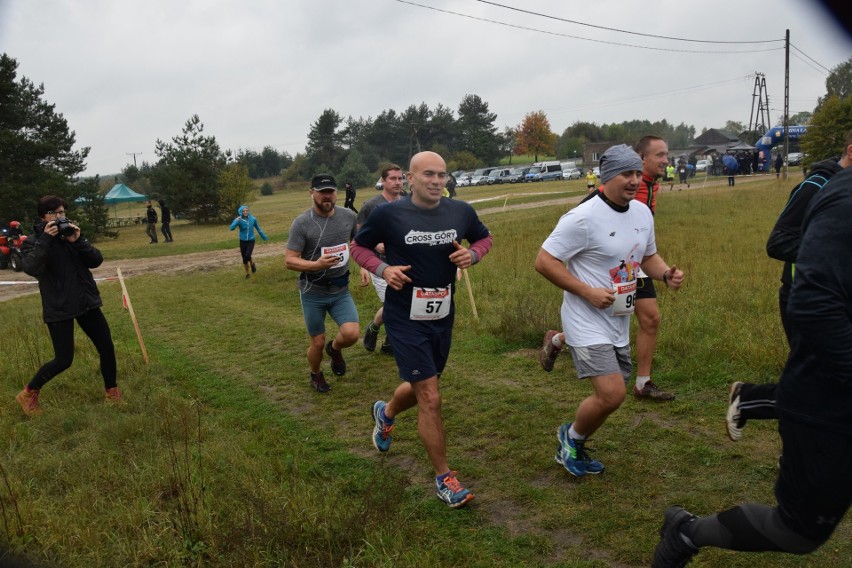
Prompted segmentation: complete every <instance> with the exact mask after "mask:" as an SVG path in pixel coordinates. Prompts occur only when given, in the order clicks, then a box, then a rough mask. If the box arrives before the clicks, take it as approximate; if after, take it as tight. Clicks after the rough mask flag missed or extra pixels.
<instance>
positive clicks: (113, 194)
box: [104, 183, 149, 226]
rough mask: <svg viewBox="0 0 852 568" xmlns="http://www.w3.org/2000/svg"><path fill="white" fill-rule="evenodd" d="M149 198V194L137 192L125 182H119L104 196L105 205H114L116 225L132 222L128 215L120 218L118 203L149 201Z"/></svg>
mask: <svg viewBox="0 0 852 568" xmlns="http://www.w3.org/2000/svg"><path fill="white" fill-rule="evenodd" d="M148 199H149V198H148V196H146V195H142V194H141V193H136V192H135V191H133V190H132V189H130V188H129V187H127V186H126V185H124V184H123V183H117V184H115V185H114V186H112V189H110V190H109V191H108V192H107V194H106V195H105V196H104V205H111V206H112V211H113V215H114V216H115V224H116V226H121V225H122V224H130V221H129V219H130V218H129V217H128V218H126V219H121V220H120V219H119V218H118V204H119V203H133V202H138V201H148ZM135 222H138V221H135Z"/></svg>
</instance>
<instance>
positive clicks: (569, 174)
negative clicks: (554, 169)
mask: <svg viewBox="0 0 852 568" xmlns="http://www.w3.org/2000/svg"><path fill="white" fill-rule="evenodd" d="M580 177H582V176H581V174H580V170H578V169H577V168H571V169H570V170H562V179H580Z"/></svg>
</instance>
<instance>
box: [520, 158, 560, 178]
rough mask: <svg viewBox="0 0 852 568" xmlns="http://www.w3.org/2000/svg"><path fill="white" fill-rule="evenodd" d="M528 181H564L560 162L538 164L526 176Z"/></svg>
mask: <svg viewBox="0 0 852 568" xmlns="http://www.w3.org/2000/svg"><path fill="white" fill-rule="evenodd" d="M524 177H525V179H526V181H548V180H560V179H562V164H560V163H559V162H537V163H535V164H533V165H532V167H531V168H530V171H528V172H527V175H526V176H524Z"/></svg>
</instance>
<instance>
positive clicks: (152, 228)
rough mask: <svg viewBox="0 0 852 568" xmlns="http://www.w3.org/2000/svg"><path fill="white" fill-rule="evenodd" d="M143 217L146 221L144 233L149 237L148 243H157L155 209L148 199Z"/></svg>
mask: <svg viewBox="0 0 852 568" xmlns="http://www.w3.org/2000/svg"><path fill="white" fill-rule="evenodd" d="M145 219H146V221H147V223H146V224H145V234H146V235H148V237H150V239H151V242H149V243H148V244H149V245H155V244H157V210H156V209H154V206H153V205H151V202H150V201H149V202H148V208H147V209H146V210H145Z"/></svg>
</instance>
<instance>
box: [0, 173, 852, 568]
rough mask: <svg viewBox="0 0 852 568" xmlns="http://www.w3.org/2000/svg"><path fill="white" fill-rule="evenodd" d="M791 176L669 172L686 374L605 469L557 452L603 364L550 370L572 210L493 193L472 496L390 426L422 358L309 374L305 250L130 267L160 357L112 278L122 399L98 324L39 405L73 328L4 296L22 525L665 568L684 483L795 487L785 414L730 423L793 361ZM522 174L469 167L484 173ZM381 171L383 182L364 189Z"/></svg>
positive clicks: (665, 349) (140, 540)
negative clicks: (781, 231) (116, 395)
mask: <svg viewBox="0 0 852 568" xmlns="http://www.w3.org/2000/svg"><path fill="white" fill-rule="evenodd" d="M533 190H534V191H535V192H538V191H548V192H549V191H552V192H554V194H558V196H567V195H570V194H571V193H572V192H579V193H582V192H583V191H585V189H584V187H583V183H582V180H580V181H574V182H555V183H548V184H535V185H531V184H525V185H524V186H523V189H522V190H521V189H518V192H520V193H523V192H527V191H529V192H533ZM788 192H789V185H788V184H782V183H779V182H776V181H775V180H774V178H772V179H771V180H768V181H765V182H764V181H761V182H754V183H751V184H748V185H742V186H740V185H738V187H737V191H729V190H728V189H727V188H709V187H708V188H705V189H700V190H699V189H692V190H689V191H684V192H680V193H679V192H671V193H670V192H664V193H663V194H661V195H660V197H659V199H658V202H659V204H658V215H657V219H656V221H657V244H658V247H659V249H660V252H661V254H662V255H663V257H664V258H665V259H666V260H667V261H669V262H670V263H675V264H677V265H678V266H680V267H681V268H683V270H684V271H685V273H686V275H687V282H686V284H685V285H684V287H683V289H681V290H680V291H679V292H677V293H674V292H670V291H668V290H660V292H659V295H660V298H659V302H660V309H661V312H662V314H663V324H662V327H661V334H660V339H659V345H658V349H657V356H656V359H655V372H654V376H655V381H656V382H657V383H658V384H660V385H661V386H663V387H665V388H666V389H671V390H673V391H675V392H676V393H677V395H678V398H677V400H675V401H674V402H672V403H668V404H649V403H646V402H638V401H635V400H633V399H630V400H627V401H626V402H625V404H624V406H623V407H622V408H621V409H620V410H619V411H618V412H616V413H615V414H614V415H613V416H612V417H611V418H610V419H609V420H608V422H607V423H606V424H605V425H604V427H603V428H602V429H601V430H600V431H599V432H598V434H597V435H596V436H595V438H594V439H593V440H592V441H591V442H590V444H589V445H590V447H591V448H592V449H593V450H594V456H595V457H596V458H597V459H600V460H601V461H603V462H604V463H605V464H606V466H607V471H606V473H605V474H604V475H602V476H599V477H596V478H593V479H581V480H578V479H575V478H573V477H571V476H570V475H569V474H568V473H567V472H566V471H564V469H563V468H562V467H561V466H560V465H558V464H556V463H555V462H554V460H553V453H554V450H555V448H556V438H555V431H556V428H557V426H558V425H559V424H560V423H561V422H563V421H565V420H567V419H570V418H571V416H572V414H573V412H574V410H575V408H576V405H577V403H578V402H579V401H580V400H581V399H582V398H584V397H585V396H586V395H587V394H588V393H589V385H588V384H586V383H585V382H582V381H578V380H576V378H575V375H574V372H573V367H572V365H571V361H570V360H569V358H568V357H562V358H560V360H559V361H557V363H556V368H555V369H554V371H553V372H552V373H550V374H548V373H545V372H544V371H542V370H541V368H540V367H539V365H538V362H537V359H536V351H537V348H538V345H539V342H540V340H541V336H542V334H543V332H544V331H545V330H546V329H548V328H558V327H559V305H560V301H561V296H560V293H559V291H558V290H556V289H555V288H553V287H552V286H551V285H550V284H548V283H547V282H546V281H545V280H544V279H543V278H541V277H540V276H538V275H537V274H536V273H535V271H534V269H533V260H534V258H535V255H536V252H537V251H538V248H539V246H540V244H541V242H542V241H543V240H544V238H545V237H546V236H547V235H548V234H549V232H550V231H551V230H552V228H553V226H554V225H555V223H556V221H557V220H558V218H559V216H560V215H561V214H562V213H563V212H564V208H555V207H541V208H535V209H523V210H520V209H519V210H513V209H511V208H507V209H506V210H505V211H500V212H496V213H489V214H486V215H483V221H484V222H485V224H486V225H487V226H488V227H489V228H490V229H491V231H492V232H493V234H494V249H493V251H492V253H491V254H490V255H489V256H488V257H486V259H485V260H484V261H483V262H482V263H481V264H479V265H477V266H476V267H474V268H473V269H472V270H471V271H470V277H471V281H472V284H473V290H474V293H475V297H476V305H477V309H478V312H479V319H478V320H475V319H474V318H473V317H472V312H471V309H470V304H469V301H468V298H467V294H466V291H465V290H464V289H463V288H460V289H459V294H458V296H457V297H456V300H457V308H458V309H457V319H456V327H455V332H454V337H453V351H452V354H451V356H450V362H449V364H448V367H447V369H446V371H445V373H444V375H443V378H442V392H443V395H444V397H443V414H444V418H445V426H446V430H447V443H448V453H449V459H450V464H451V466H452V467H453V468H454V469H457V470H458V471H459V475H460V478H461V479H462V481H463V482H464V483H465V484H466V485H467V486H468V487H469V488H470V489H471V490H472V491H473V492H474V493H475V494H476V500H475V501H473V503H472V505H471V506H470V507H468V508H466V509H462V510H458V511H452V510H449V509H447V508H446V507H445V506H444V505H442V504H441V503H440V502H439V501H438V500H437V499H435V497H434V491H433V482H432V477H431V476H432V474H431V467H430V464H429V462H428V460H427V458H426V456H425V453H424V451H423V449H422V446H421V444H420V442H419V440H418V438H417V427H416V415H415V414H413V413H410V412H409V413H408V414H403V415H402V416H401V417H400V419H399V420H398V421H397V424H398V426H397V429H396V431H395V440H394V445H393V447H392V448H391V451H390V452H388V453H387V454H384V455H379V454H378V452H376V451H375V450H374V449H373V447H372V445H371V443H370V440H369V435H370V432H371V428H372V420H371V418H370V407H371V405H372V403H373V402H374V401H375V400H376V399H378V398H386V397H387V396H389V395H390V393H391V392H392V389H393V388H394V387H395V386H396V384H397V381H398V379H397V378H396V369H395V365H394V363H393V361H392V359H390V358H388V357H386V356H383V355H380V354H378V353H373V354H371V353H368V352H366V351H365V350H364V349H363V347H362V346H361V345H360V343H359V344H357V345H355V346H353V347H352V348H350V349H348V350H347V351H346V352H345V355H346V358H347V363H348V366H349V372H348V374H347V375H346V376H344V377H342V378H336V377H333V376H332V375H331V373H330V372H328V373H327V375H326V376H327V378H329V380H330V382H331V384H332V391H331V392H330V393H329V395H327V396H321V395H317V394H316V393H314V392H313V391H312V390H310V388H309V386H308V372H307V363H306V361H305V350H306V348H307V336H306V333H305V331H304V325H303V321H302V316H301V311H300V306H299V300H298V294H297V292H296V274H295V273H293V272H289V271H287V270H285V269H284V267H283V259H278V260H275V261H274V262H273V261H266V262H265V263H262V264H260V265H259V270H258V273H257V275H256V276H257V277H256V278H254V279H252V280H250V281H246V280H244V279H243V277H242V276H243V275H242V269H241V267H240V266H239V265H238V264H237V263H235V265H234V266H233V267H232V268H227V269H222V270H218V271H210V272H204V273H200V274H193V275H190V276H175V277H169V278H162V277H160V278H158V277H156V276H153V275H152V276H142V277H136V278H133V279H130V280H128V282H127V285H128V288H129V292H130V294H131V296H132V299H133V305H134V308H135V309H136V311H137V314H138V316H139V320H140V325H141V328H142V332H143V333H144V335H145V341H146V345H147V347H148V350H149V352H150V354H151V363H150V364H148V365H145V364H144V363H142V361H141V356H140V354H139V350H138V346H137V344H136V339H135V335H134V332H133V328H132V325H131V324H130V321H129V318H128V317H127V314H126V312H125V311H124V310H122V309H121V301H120V289H119V287H118V285H117V284H115V283H105V284H103V285H102V286H101V293H102V296H103V297H104V301H105V307H104V312H105V314H106V315H107V318H108V320H109V321H110V324H111V327H112V332H113V335H114V339H115V343H116V347H117V353H118V363H119V385H120V386H121V387H122V389H123V390H124V392H125V395H126V398H127V404H126V405H125V406H123V407H121V408H114V407H106V406H104V405H103V404H101V399H102V396H103V393H102V390H101V379H100V376H99V373H98V369H97V355H96V353H95V352H94V349H93V348H92V346H91V344H90V343H89V342H88V341H87V340H86V338H85V337H84V336H82V335H79V336H78V339H77V357H76V360H75V362H74V365H73V366H72V367H71V369H69V370H68V371H67V372H65V373H64V374H62V375H60V376H59V377H57V378H56V379H54V381H52V382H51V383H49V384H48V385H47V387H45V389H44V390H43V393H42V397H41V399H42V404H43V406H44V408H45V413H44V415H43V416H41V417H39V418H37V419H28V418H26V417H25V416H24V415H23V414H22V413H21V412H20V409H19V408H18V406H17V404H16V403H15V402H14V396H15V393H16V392H17V391H18V390H19V389H20V388H21V387H22V385H24V384H25V383H26V382H27V381H28V380H29V378H30V377H31V375H32V373H33V372H34V371H35V370H36V369H37V368H38V366H39V365H40V364H41V363H42V362H44V361H46V360H47V359H48V358H50V356H51V349H50V343H49V339H48V334H47V332H46V329H45V327H44V325H43V324H42V323H41V309H40V304H39V299H38V297H37V296H30V297H26V298H23V299H19V300H14V301H10V302H5V303H2V304H0V325H2V329H3V330H4V339H3V341H0V372H2V376H3V377H4V380H3V381H2V382H1V383H0V400H3V401H6V402H5V403H4V404H3V411H2V413H0V435H2V437H3V439H5V440H6V443H5V447H4V449H3V451H2V453H0V466H2V469H0V505H2V507H0V514H2V517H3V518H2V523H0V543H2V545H3V546H5V547H6V548H9V549H12V550H14V551H17V552H26V553H27V554H28V555H29V556H30V557H32V558H34V559H35V560H37V561H38V562H40V563H42V564H43V565H45V566H63V567H65V566H67V567H92V566H97V567H125V566H216V567H220V566H221V567H231V566H287V567H302V566H310V567H326V566H329V567H353V566H364V567H392V566H394V567H396V566H401V567H421V566H427V567H431V566H435V567H439V566H440V567H449V566H453V567H456V566H457V567H490V566H498V567H510V566H525V567H561V568H568V567H608V566H617V567H634V566H636V567H638V566H647V565H648V564H649V562H650V557H651V552H652V550H653V547H654V545H655V544H656V542H657V535H656V533H657V530H658V528H659V526H660V523H661V520H662V512H663V510H664V509H665V508H666V507H667V506H668V505H670V504H674V503H678V504H682V505H684V506H685V507H687V508H688V509H690V510H692V511H693V512H695V513H697V514H709V513H713V512H717V511H719V510H722V509H724V508H727V507H730V506H731V505H733V504H736V503H738V502H742V501H758V502H765V503H772V502H773V484H774V479H775V475H776V463H777V458H778V454H779V451H780V444H779V438H778V435H777V432H776V431H775V425H774V424H771V423H749V425H748V426H747V427H746V430H745V434H744V439H743V440H742V441H741V442H738V443H732V442H730V441H728V439H727V438H726V436H725V434H724V427H723V417H724V410H725V407H726V403H725V399H726V396H727V392H728V387H729V385H730V383H731V382H732V381H734V380H746V381H753V382H763V381H771V380H775V379H776V378H777V376H778V374H779V372H780V370H781V368H782V365H783V362H784V359H785V355H786V347H785V342H784V338H783V333H782V331H781V326H780V321H779V318H778V313H777V287H778V286H777V285H778V277H779V274H780V269H781V267H780V264H779V263H777V262H775V261H772V260H770V259H768V258H767V257H766V254H765V252H764V244H765V239H766V236H767V235H768V232H769V230H770V228H771V226H772V223H773V221H774V219H775V217H776V215H777V213H778V211H780V209H781V207H782V206H783V203H784V202H785V200H786V197H787V194H788ZM505 193H507V192H506V189H505V188H501V187H492V188H469V189H468V188H464V189H463V190H462V191H461V192H460V197H462V198H464V199H471V200H473V199H485V198H488V197H494V196H500V195H503V194H505ZM372 195H374V192H372V191H369V192H368V190H362V191H359V196H358V203H361V202H362V201H364V200H365V199H367V198H369V197H371V196H372ZM514 199H518V200H525V199H526V200H533V199H539V197H533V196H520V197H513V201H510V202H509V203H510V204H512V203H515V201H514ZM485 203H490V204H492V205H495V206H499V205H502V202H501V200H500V199H497V200H493V201H491V202H483V204H482V205H481V207H483V208H484V207H486V205H485ZM308 206H309V198H308V195H307V191H305V192H293V191H289V192H281V193H277V194H275V195H273V196H266V197H258V199H257V200H256V201H255V202H254V203H253V204H252V209H253V211H254V213H255V214H256V215H257V216H258V218H259V220H260V222H261V226H262V227H263V229H264V231H265V232H266V233H267V234H268V235H269V237H270V238H271V239H272V240H273V241H275V242H281V241H283V240H285V239H286V234H287V230H288V228H289V225H290V222H291V221H292V219H293V218H294V217H295V216H296V215H297V214H298V213H300V212H301V211H304V210H305V209H307V208H308ZM490 206H491V205H487V207H490ZM136 230H137V228H133V229H132V230H125V231H122V234H121V236H120V237H119V238H118V239H116V240H113V241H104V242H102V243H99V245H98V246H99V247H100V248H101V249H102V250H103V252H104V254H105V256H106V257H108V258H112V259H114V258H130V259H132V258H141V257H144V256H149V255H158V254H166V253H180V252H193V251H198V250H218V249H223V250H224V249H233V248H235V242H236V236H235V235H234V233H229V232H228V230H227V227H223V226H211V227H195V226H193V225H189V224H181V223H177V224H174V225H173V232H174V236H175V243H173V244H172V245H169V248H166V247H163V246H162V245H157V246H148V245H147V244H145V243H147V239H146V238H145V236H144V232H143V230H142V229H141V228H140V229H139V230H138V234H137V233H136V232H135V231H136ZM259 246H260V245H259ZM353 295H354V297H355V300H356V303H357V305H358V307H359V311H360V313H361V317H362V321H363V322H366V321H368V319H369V318H370V317H371V316H372V313H373V312H374V311H375V309H376V308H378V300H377V299H376V297H375V294H374V292H373V291H372V289H371V288H360V287H357V286H356V287H353ZM78 333H79V332H78ZM325 367H326V370H328V363H327V362H326V363H325ZM850 537H852V525H850V522H849V520H848V519H847V520H846V521H845V522H844V523H843V524H842V525H841V527H840V528H839V529H838V531H837V533H836V534H835V535H834V537H833V538H832V540H831V541H829V542H828V543H827V545H826V546H825V547H824V548H823V549H822V550H821V551H819V552H818V553H816V554H814V555H812V556H810V557H806V558H797V557H793V556H788V555H783V556H781V555H753V554H752V555H746V554H734V553H729V552H723V551H717V550H707V551H704V552H702V553H701V554H700V555H699V557H698V558H697V560H696V562H695V563H694V564H695V565H696V566H708V567H710V566H725V567H727V566H734V567H753V566H757V567H776V566H781V567H793V566H797V567H799V566H826V567H842V566H849V558H852V538H850ZM844 559H846V560H844Z"/></svg>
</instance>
